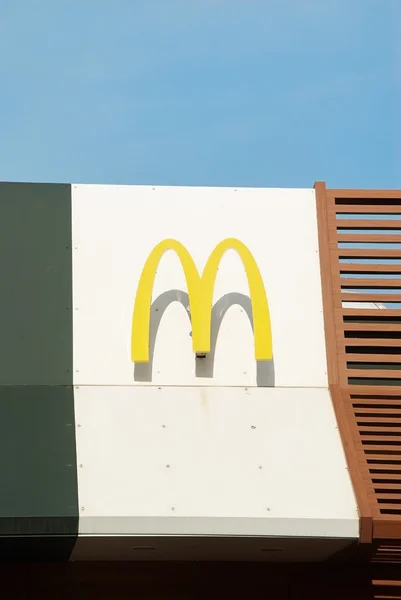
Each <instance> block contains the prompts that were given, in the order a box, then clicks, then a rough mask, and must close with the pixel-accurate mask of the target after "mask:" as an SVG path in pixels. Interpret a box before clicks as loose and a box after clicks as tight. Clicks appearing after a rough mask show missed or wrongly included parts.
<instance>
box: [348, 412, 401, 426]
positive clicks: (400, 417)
mask: <svg viewBox="0 0 401 600" xmlns="http://www.w3.org/2000/svg"><path fill="white" fill-rule="evenodd" d="M358 412H359V411H358ZM355 418H356V420H357V422H358V423H391V424H394V425H397V422H398V425H399V426H401V411H398V412H397V411H395V412H394V413H392V416H391V417H371V416H369V415H368V414H367V415H364V416H363V417H360V416H358V417H355ZM388 429H390V428H389V427H388Z"/></svg>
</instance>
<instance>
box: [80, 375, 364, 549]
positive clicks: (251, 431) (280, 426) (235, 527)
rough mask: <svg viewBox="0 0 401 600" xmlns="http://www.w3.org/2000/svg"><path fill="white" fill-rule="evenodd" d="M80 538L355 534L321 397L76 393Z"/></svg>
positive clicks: (223, 391) (273, 392) (349, 496)
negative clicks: (87, 536)
mask: <svg viewBox="0 0 401 600" xmlns="http://www.w3.org/2000/svg"><path fill="white" fill-rule="evenodd" d="M75 418H76V424H77V463H78V479H79V487H78V489H79V504H80V534H88V535H142V536H146V535H180V534H181V535H226V536H230V535H245V536H277V537H280V536H281V537H284V536H292V537H299V536H301V537H302V536H303V537H335V538H341V537H344V538H357V536H358V516H357V508H356V504H355V499H354V495H353V491H352V488H351V483H350V479H349V475H348V471H347V469H346V464H345V459H344V454H343V449H342V445H341V441H340V438H339V434H338V429H337V426H336V421H335V417H334V414H333V409H332V405H331V399H330V396H329V392H328V391H327V390H326V389H291V388H287V389H278V388H273V389H260V388H248V389H244V388H239V387H233V388H204V387H200V388H197V387H164V388H158V387H153V386H152V387H151V386H145V387H135V386H118V387H106V386H104V387H91V386H83V387H78V389H75Z"/></svg>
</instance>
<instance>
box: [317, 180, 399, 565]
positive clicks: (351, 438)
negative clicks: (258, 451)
mask: <svg viewBox="0 0 401 600" xmlns="http://www.w3.org/2000/svg"><path fill="white" fill-rule="evenodd" d="M315 187H316V195H317V206H318V222H319V243H320V254H321V262H322V265H321V268H322V284H323V297H324V305H325V326H326V343H327V349H328V363H329V383H330V386H331V389H332V396H333V403H334V406H335V409H336V414H337V418H338V420H339V427H340V430H341V433H342V438H343V443H344V447H345V451H346V455H347V460H348V464H349V467H350V472H351V476H352V480H353V484H354V488H355V491H356V495H357V500H358V505H359V509H360V513H361V516H362V519H361V521H362V523H363V522H364V518H365V525H366V523H367V522H370V525H368V526H367V528H365V531H364V532H361V537H362V538H363V540H362V541H369V538H371V537H372V536H373V538H376V539H377V538H386V537H387V538H390V539H397V538H401V190H399V191H383V190H379V191H377V190H375V191H370V190H369V191H365V190H333V189H326V187H325V185H324V184H320V183H319V184H316V186H315ZM328 279H330V281H328ZM329 295H331V298H329ZM334 354H335V356H334ZM369 527H370V532H369ZM383 556H384V555H383ZM397 556H398V554H397Z"/></svg>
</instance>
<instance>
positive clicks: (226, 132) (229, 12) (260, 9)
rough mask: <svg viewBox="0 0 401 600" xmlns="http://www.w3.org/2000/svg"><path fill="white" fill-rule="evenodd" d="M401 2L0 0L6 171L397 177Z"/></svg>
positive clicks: (125, 179) (106, 177)
mask: <svg viewBox="0 0 401 600" xmlns="http://www.w3.org/2000/svg"><path fill="white" fill-rule="evenodd" d="M400 24H401V0H0V74H1V88H0V92H1V93H0V98H1V100H0V107H1V111H0V180H24V181H66V182H80V183H89V182H91V183H124V184H155V185H161V184H166V185H169V184H174V185H179V184H182V185H238V186H269V187H276V186H277V187H311V186H312V184H313V181H314V180H326V181H327V183H328V185H329V186H331V187H371V188H375V187H388V188H401V38H400V33H399V32H400Z"/></svg>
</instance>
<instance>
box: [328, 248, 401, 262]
mask: <svg viewBox="0 0 401 600" xmlns="http://www.w3.org/2000/svg"><path fill="white" fill-rule="evenodd" d="M332 252H333V253H335V254H336V255H337V257H338V258H394V259H401V250H389V249H387V248H386V249H383V248H360V249H359V248H338V249H336V250H332ZM365 264H366V263H365ZM339 266H342V265H339ZM378 266H379V265H378Z"/></svg>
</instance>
